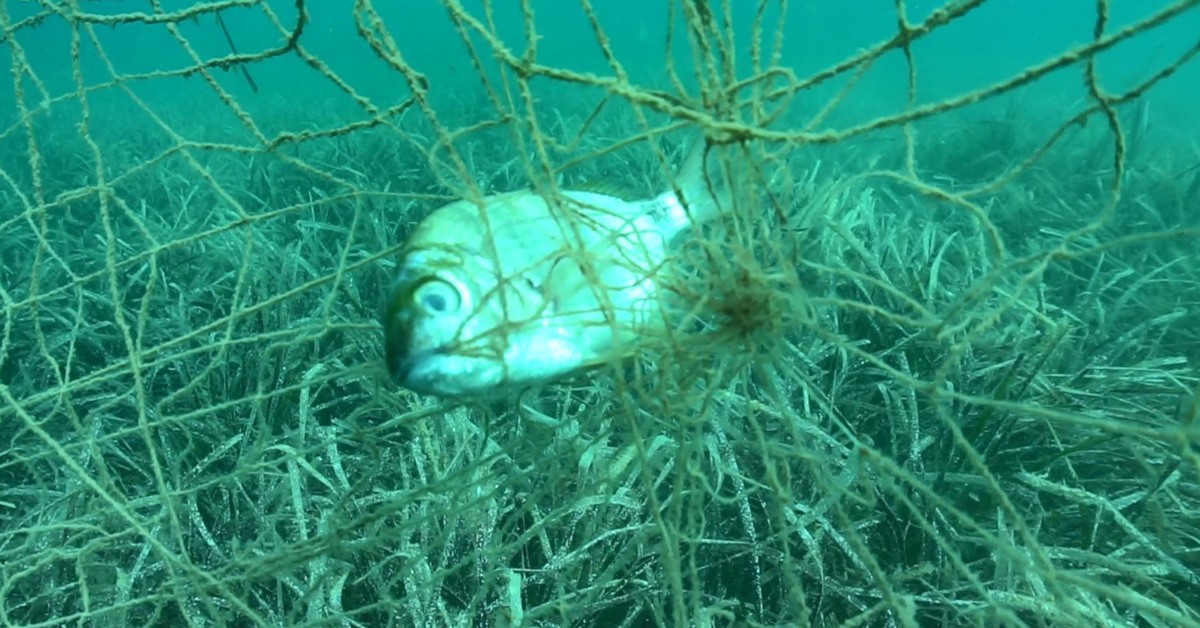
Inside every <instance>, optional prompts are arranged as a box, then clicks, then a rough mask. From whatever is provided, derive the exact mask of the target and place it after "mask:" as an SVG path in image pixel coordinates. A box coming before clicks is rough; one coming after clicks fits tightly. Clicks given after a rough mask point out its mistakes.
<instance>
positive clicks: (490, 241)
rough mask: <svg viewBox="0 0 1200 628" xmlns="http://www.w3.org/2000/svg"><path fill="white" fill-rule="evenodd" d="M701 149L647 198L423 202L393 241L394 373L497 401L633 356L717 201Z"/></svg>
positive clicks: (539, 196)
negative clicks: (690, 235)
mask: <svg viewBox="0 0 1200 628" xmlns="http://www.w3.org/2000/svg"><path fill="white" fill-rule="evenodd" d="M709 153H710V150H709V149H708V147H707V146H706V145H705V144H704V143H703V142H698V143H695V144H694V146H693V148H692V150H690V151H689V152H688V155H687V157H686V158H685V159H684V161H683V164H682V166H680V168H679V169H678V171H677V172H676V175H675V177H674V181H673V182H672V184H671V185H669V186H666V189H664V190H663V191H662V192H661V193H659V194H657V195H655V196H653V197H651V198H644V199H640V200H625V198H623V197H624V196H628V195H620V194H616V193H614V192H611V191H609V188H606V187H605V186H603V185H587V186H576V187H577V189H563V190H561V191H558V192H555V193H553V194H550V193H542V192H538V191H535V190H530V189H526V190H518V191H512V192H505V193H498V194H492V195H488V196H485V197H483V198H477V199H475V200H469V199H465V198H464V199H459V200H456V201H453V202H451V203H448V204H446V205H443V206H441V207H439V208H437V209H435V210H434V211H433V212H432V213H430V214H429V215H428V216H427V217H425V218H424V219H423V220H422V221H420V222H419V223H418V224H417V225H416V227H415V228H414V229H413V231H412V232H411V233H410V234H409V235H408V237H407V239H406V240H405V241H404V243H403V245H402V246H401V249H400V260H399V263H398V265H397V268H396V271H395V275H394V278H393V280H392V283H391V286H390V289H389V292H388V294H387V296H386V299H385V301H386V303H385V308H384V314H383V328H384V356H385V360H386V363H387V368H388V371H389V372H390V375H391V377H392V379H393V380H394V381H395V382H397V383H398V384H399V385H400V386H402V387H403V388H406V389H408V390H411V391H413V392H415V393H418V394H421V395H433V396H436V397H441V398H459V397H467V398H470V397H481V396H495V395H503V394H505V393H511V392H513V391H518V390H526V389H529V388H530V387H533V386H536V385H543V384H547V383H552V382H555V381H558V380H561V379H563V378H566V377H569V376H572V375H574V374H576V373H579V372H581V371H584V370H587V369H589V368H592V367H596V366H598V365H601V364H605V363H613V362H615V361H620V360H622V359H626V358H628V357H631V356H632V355H634V354H635V353H636V352H637V351H638V350H639V347H640V346H641V345H642V342H641V341H642V340H643V339H644V338H646V337H647V336H648V335H649V334H650V333H651V332H653V331H654V330H662V329H664V328H665V326H666V325H668V324H669V317H668V316H667V312H666V309H665V308H664V300H663V298H664V285H663V283H664V279H663V278H664V277H665V276H666V272H667V270H668V269H667V267H668V266H669V257H670V248H671V244H672V242H673V241H674V240H676V238H677V236H679V234H680V233H682V232H684V231H685V230H687V229H688V228H690V227H693V226H695V225H698V224H702V223H704V222H707V221H710V220H712V219H713V218H714V217H715V216H718V215H719V214H720V213H721V211H722V207H723V206H725V205H727V204H728V199H727V198H726V194H725V193H724V192H723V191H722V190H723V189H724V188H723V187H722V186H719V185H717V184H716V181H718V180H719V176H718V175H719V172H718V171H716V170H715V168H716V165H715V164H716V159H715V158H714V157H715V155H713V156H712V157H710V155H709Z"/></svg>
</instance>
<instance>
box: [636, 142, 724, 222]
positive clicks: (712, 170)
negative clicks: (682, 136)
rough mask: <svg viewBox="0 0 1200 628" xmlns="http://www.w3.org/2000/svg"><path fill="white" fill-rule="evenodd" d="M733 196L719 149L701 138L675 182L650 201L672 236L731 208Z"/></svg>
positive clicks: (695, 143)
mask: <svg viewBox="0 0 1200 628" xmlns="http://www.w3.org/2000/svg"><path fill="white" fill-rule="evenodd" d="M730 197H731V194H730V191H729V185H728V183H727V182H726V180H725V172H724V171H723V169H722V167H721V159H720V154H719V151H718V150H717V149H716V147H714V146H712V145H710V144H709V143H708V142H707V141H705V140H704V138H703V137H701V138H698V139H697V140H696V141H695V142H694V143H693V144H692V146H691V148H690V149H689V150H688V153H687V157H685V158H684V160H683V164H682V165H681V166H680V167H679V170H678V171H677V172H676V173H675V177H674V180H673V181H672V182H671V185H670V186H668V187H667V189H666V190H665V191H663V192H662V193H661V194H659V195H658V196H656V197H654V198H653V199H652V200H651V201H650V202H651V203H652V204H653V205H654V208H653V211H654V212H655V213H656V214H657V216H658V219H659V222H660V224H661V225H662V227H663V232H664V233H665V234H666V235H667V236H668V239H670V237H671V236H673V235H675V234H677V233H679V232H681V231H683V230H684V229H686V228H688V227H691V226H694V225H699V224H703V223H705V222H708V221H710V220H713V219H714V218H717V217H718V216H720V215H721V214H723V213H725V212H728V211H730V207H729V204H730Z"/></svg>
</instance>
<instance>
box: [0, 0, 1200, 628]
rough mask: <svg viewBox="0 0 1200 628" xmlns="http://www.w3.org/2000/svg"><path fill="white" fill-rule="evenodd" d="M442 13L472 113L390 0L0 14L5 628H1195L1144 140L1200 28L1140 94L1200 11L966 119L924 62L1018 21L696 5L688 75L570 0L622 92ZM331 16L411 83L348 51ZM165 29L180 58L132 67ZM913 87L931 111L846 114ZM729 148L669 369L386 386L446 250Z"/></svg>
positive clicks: (1174, 263)
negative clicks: (508, 388) (419, 229)
mask: <svg viewBox="0 0 1200 628" xmlns="http://www.w3.org/2000/svg"><path fill="white" fill-rule="evenodd" d="M436 4H437V6H439V7H440V8H441V9H442V14H441V15H440V17H439V19H442V20H444V21H445V23H444V24H443V26H445V27H446V28H448V29H450V31H452V32H453V33H454V34H455V36H456V39H452V40H451V41H447V42H445V43H446V45H447V47H448V49H452V50H453V51H454V52H453V54H454V55H459V58H461V60H462V61H461V66H460V67H459V69H458V73H457V77H456V78H455V79H454V80H453V81H451V80H449V79H447V78H445V77H443V76H441V75H439V74H437V73H436V72H434V71H432V70H429V69H427V68H423V67H422V66H421V64H420V62H418V61H415V60H414V58H416V57H414V54H413V50H412V48H411V47H410V46H411V44H410V43H409V40H408V37H409V35H410V33H409V32H408V31H406V30H405V29H406V26H405V25H403V24H401V23H399V22H398V21H396V20H393V19H389V17H388V16H389V12H388V11H389V9H388V8H387V7H385V6H384V5H383V4H382V3H378V4H376V3H372V2H370V1H368V0H356V1H355V2H354V3H352V4H351V3H342V4H339V5H336V6H337V7H340V8H333V9H331V8H330V7H329V6H321V7H317V6H315V5H313V4H312V3H309V2H305V1H304V0H296V1H295V2H294V3H291V4H287V3H270V2H266V1H264V0H228V1H216V2H200V3H196V4H191V5H187V6H183V5H178V7H179V8H175V7H176V6H177V5H174V4H168V3H162V2H159V1H157V0H152V1H151V2H149V3H145V4H138V5H126V4H125V3H116V4H109V3H96V2H82V1H79V0H68V1H65V2H45V3H39V4H37V5H36V6H35V5H29V4H26V3H21V2H14V1H5V2H0V50H3V51H4V52H3V53H0V54H2V55H3V59H4V60H5V61H7V62H8V64H7V65H8V67H9V68H10V78H11V92H10V93H9V94H7V95H5V97H6V98H8V99H9V100H8V102H11V103H12V106H11V107H8V106H6V108H5V109H3V110H0V262H2V266H0V312H2V319H0V435H2V436H3V438H2V439H0V620H2V621H3V623H4V624H5V625H21V626H58V625H67V624H86V625H113V626H125V625H164V626H168V625H169V626H175V625H196V626H208V625H256V626H257V625H261V626H273V625H299V626H317V625H346V626H354V625H364V626H365V625H371V626H375V625H399V626H413V625H421V626H466V625H488V626H492V625H496V626H565V625H574V626H642V625H664V626H691V625H695V626H718V625H797V624H801V625H820V626H833V625H846V626H892V625H903V626H919V625H980V626H996V625H1012V626H1023V625H1047V624H1049V625H1088V626H1097V625H1139V626H1167V625H1170V626H1191V625H1200V581H1198V578H1197V576H1196V574H1197V573H1200V520H1198V519H1197V518H1196V517H1195V515H1194V513H1195V512H1198V511H1200V483H1198V481H1197V474H1198V473H1200V378H1198V377H1197V373H1196V363H1197V360H1198V359H1200V333H1198V332H1197V330H1200V276H1198V275H1197V268H1200V264H1198V262H1200V247H1198V246H1197V243H1198V241H1200V207H1197V198H1200V168H1198V167H1197V163H1198V160H1200V150H1197V148H1196V146H1197V145H1198V144H1197V142H1198V141H1200V140H1198V138H1196V137H1194V136H1191V137H1189V136H1188V135H1187V133H1188V131H1186V129H1185V130H1184V131H1180V132H1177V133H1176V132H1167V133H1163V132H1153V131H1154V129H1155V127H1154V126H1153V125H1151V124H1150V123H1149V122H1148V120H1147V118H1145V116H1148V115H1150V114H1149V113H1148V107H1149V105H1148V102H1149V97H1150V95H1152V94H1153V93H1154V91H1153V90H1154V89H1156V88H1157V87H1158V86H1160V85H1168V84H1170V82H1171V81H1172V80H1173V79H1175V78H1178V77H1177V76H1176V75H1177V74H1179V73H1183V72H1189V71H1190V72H1192V73H1193V74H1194V72H1195V67H1194V66H1195V64H1196V61H1195V57H1196V55H1197V53H1200V38H1196V39H1195V43H1194V44H1192V45H1190V46H1184V47H1182V48H1181V49H1180V50H1179V51H1178V52H1177V53H1176V54H1175V55H1174V56H1169V55H1159V56H1157V57H1155V58H1154V62H1153V63H1152V64H1151V65H1150V66H1149V67H1147V68H1145V69H1144V70H1143V71H1142V72H1141V73H1139V74H1138V75H1137V76H1136V77H1135V78H1133V79H1130V80H1127V81H1125V82H1123V83H1121V88H1120V89H1116V88H1114V87H1111V85H1110V84H1109V83H1107V82H1106V79H1107V78H1108V76H1109V75H1108V74H1107V73H1106V72H1105V67H1106V65H1105V64H1106V63H1107V62H1108V59H1109V57H1107V56H1106V55H1109V54H1113V53H1116V52H1119V51H1120V50H1121V49H1122V48H1121V47H1122V46H1123V45H1128V44H1132V43H1135V42H1142V44H1145V43H1146V42H1147V41H1153V38H1154V37H1156V36H1158V34H1160V33H1162V32H1163V31H1164V29H1167V28H1170V27H1173V26H1179V25H1187V24H1195V23H1196V19H1197V17H1198V15H1197V14H1198V13H1200V11H1197V8H1198V7H1200V0H1180V1H1177V2H1172V3H1165V4H1163V5H1162V6H1161V7H1160V8H1156V9H1153V10H1147V11H1145V15H1144V17H1142V18H1140V19H1138V20H1136V21H1133V22H1129V23H1127V24H1123V25H1119V26H1114V25H1113V24H1111V23H1110V21H1111V17H1110V10H1111V7H1110V2H1109V0H1097V1H1096V2H1095V3H1094V5H1093V6H1092V10H1091V13H1090V14H1089V15H1088V16H1087V19H1088V21H1089V22H1090V23H1091V24H1092V25H1093V28H1092V33H1091V37H1090V39H1088V40H1087V41H1084V42H1082V43H1080V44H1079V45H1078V46H1076V47H1073V48H1070V49H1066V50H1063V51H1061V52H1060V53H1057V54H1054V55H1052V56H1048V57H1046V58H1043V59H1041V60H1039V61H1038V62H1036V63H1034V64H1032V65H1030V66H1028V67H1026V68H1024V69H1023V70H1021V71H1019V72H1015V73H1012V74H1011V75H1009V76H1006V77H1004V78H1001V79H999V80H997V81H996V82H994V83H991V84H988V85H984V86H982V87H979V88H977V89H974V90H964V91H962V92H960V93H957V94H956V95H953V96H949V97H946V98H941V99H936V100H932V101H928V100H923V99H922V98H920V96H921V94H922V92H921V86H922V85H924V84H925V82H926V81H928V80H929V78H928V77H927V76H926V75H925V74H923V72H922V67H923V62H922V59H923V57H922V53H921V50H920V45H921V44H922V42H923V41H924V40H925V39H926V38H931V37H935V36H937V34H938V33H940V32H946V31H947V30H948V29H955V28H959V27H961V25H962V24H965V23H966V22H964V20H969V19H971V18H972V17H974V16H977V12H978V11H979V10H980V8H981V7H982V6H984V5H985V4H988V3H987V2H986V1H985V0H958V1H951V2H946V3H945V4H944V5H943V6H941V7H940V8H937V9H936V10H933V11H931V12H928V13H924V14H923V15H924V17H923V18H922V19H920V20H916V19H912V18H911V16H912V15H914V14H915V13H914V12H912V11H911V10H910V8H909V7H907V6H906V3H905V2H904V1H903V0H895V2H893V3H882V4H881V6H884V7H886V9H887V10H888V11H890V14H891V15H892V16H894V22H895V26H894V32H892V33H891V34H890V35H889V36H888V37H886V38H883V39H881V40H880V41H878V42H875V44H874V45H871V46H868V47H865V48H863V49H862V50H861V51H859V52H856V53H854V54H850V55H848V56H847V57H846V58H845V59H843V60H841V61H839V62H836V63H833V64H831V65H829V66H828V67H826V68H823V69H819V70H816V71H813V72H807V73H805V72H800V71H798V70H797V69H796V68H794V67H790V66H788V65H786V64H785V61H784V58H785V55H784V49H785V43H786V42H788V41H791V40H792V39H794V38H800V37H804V36H805V33H804V31H803V25H804V23H803V19H802V14H801V13H800V12H801V7H799V6H798V3H794V2H789V1H788V0H762V1H761V2H758V3H755V4H753V9H754V10H753V11H746V7H745V6H743V5H741V3H739V2H736V1H735V0H718V1H712V2H704V1H701V0H672V2H669V3H666V6H667V7H668V13H669V19H668V21H667V23H665V24H663V25H662V27H663V32H662V35H663V36H664V37H665V42H664V43H665V46H666V49H667V50H668V51H676V54H667V55H665V59H666V64H665V67H664V68H663V69H662V72H661V76H660V77H659V79H660V80H656V81H645V80H642V79H639V78H637V77H639V76H640V75H639V74H638V72H637V71H635V70H636V65H637V64H638V63H639V62H640V61H641V60H640V59H633V58H622V57H621V56H620V55H619V54H618V53H617V52H616V51H617V50H618V47H616V46H614V43H613V34H614V29H617V28H621V26H622V24H621V22H620V21H619V20H613V19H612V16H611V15H610V14H609V13H607V12H606V11H608V9H609V8H608V7H606V5H605V4H604V3H599V2H591V1H590V0H570V1H569V2H564V4H565V5H570V6H572V7H574V6H575V5H578V6H577V8H578V12H579V13H578V14H579V16H580V17H581V23H583V24H586V28H587V29H588V31H589V35H590V38H591V39H590V40H588V41H581V42H579V45H580V46H584V47H587V48H588V49H589V50H591V51H593V52H595V53H596V54H597V58H598V59H600V60H601V61H602V63H603V65H604V66H605V69H604V70H603V71H583V70H580V69H577V67H575V66H572V65H570V64H568V63H566V61H564V60H556V59H555V58H553V57H552V56H550V55H547V54H545V53H544V51H542V50H541V48H540V46H543V45H544V44H543V37H544V36H545V35H547V34H548V33H549V30H548V29H552V28H555V27H556V26H555V24H554V23H553V22H552V21H550V20H548V19H547V18H545V13H546V12H547V11H548V9H547V7H546V6H545V5H543V3H538V2H534V1H533V0H522V1H521V2H519V3H507V4H505V3H495V2H491V1H488V0H485V1H483V2H479V3H464V2H459V1H458V0H440V2H438V3H436ZM498 14H499V15H498ZM331 15H340V16H341V18H342V19H344V20H346V21H347V23H348V22H352V24H353V38H354V40H355V41H354V42H353V43H354V44H355V45H362V46H363V47H364V48H365V49H366V50H368V51H369V52H370V54H371V55H372V56H373V58H374V59H375V60H377V61H378V63H379V69H378V72H379V75H378V76H379V77H380V78H378V79H377V80H378V81H386V82H387V83H388V84H389V85H390V86H391V87H394V92H391V93H388V94H386V95H380V94H379V93H378V92H377V91H376V90H374V89H371V88H374V87H377V86H374V85H372V86H367V87H364V85H363V84H362V83H361V81H359V80H356V78H355V77H353V76H350V73H349V72H348V71H347V70H346V69H345V68H342V69H340V70H339V69H338V68H339V66H338V62H337V60H336V59H333V58H328V55H327V54H325V55H323V54H322V53H321V52H320V51H321V50H322V49H324V48H325V47H326V46H327V45H328V43H327V42H324V43H323V42H322V40H321V37H323V36H324V35H323V33H324V32H325V29H326V28H327V27H328V28H333V26H331V24H333V22H332V20H333V18H332V17H330V16H331ZM513 15H515V16H516V18H517V22H516V23H515V24H512V23H504V19H508V18H511V17H513ZM797 16H801V17H797ZM326 19H328V20H330V22H323V21H322V20H326ZM251 22H252V23H254V24H257V25H258V27H259V28H260V29H261V33H260V34H262V33H265V35H264V36H262V37H260V38H258V39H257V40H256V41H257V42H258V43H259V44H260V45H257V46H256V45H254V44H253V43H252V42H247V41H246V40H245V39H241V38H237V37H235V36H236V35H237V34H238V33H240V32H245V31H239V29H238V28H237V27H238V25H239V24H244V23H251ZM218 26H219V29H218V30H212V29H214V28H217V27H218ZM343 26H348V24H343ZM516 26H519V28H514V27H516ZM218 31H223V33H221V34H219V35H218V34H215V33H217V32H218ZM514 33H517V35H515V36H514ZM148 34H153V35H154V36H155V37H157V38H159V41H165V42H168V43H169V44H170V46H171V53H172V55H177V56H176V57H172V58H175V59H183V61H181V62H179V63H169V62H167V61H166V59H167V58H168V55H165V54H164V61H163V63H162V64H161V65H157V66H155V69H151V70H145V69H139V70H137V71H129V70H127V69H124V68H125V67H127V65H126V64H127V61H125V60H123V58H122V56H121V55H122V54H125V53H124V52H122V51H120V50H119V48H120V46H121V45H122V44H120V43H119V42H121V41H132V40H131V39H129V38H136V37H140V36H146V35H148ZM202 35H203V36H202ZM122 38H124V39H122ZM235 39H237V41H236V44H235V43H234V42H235ZM213 41H217V42H220V43H221V45H223V46H225V47H224V48H219V49H218V52H216V53H214V52H213V50H214V49H213V47H212V45H211V44H212V42H213ZM264 41H266V42H270V43H268V44H262V42H264ZM46 42H55V45H54V46H51V45H50V44H47V43H46ZM59 44H61V45H59ZM226 44H227V45H226ZM655 45H656V46H657V45H659V44H658V42H657V41H656V42H655ZM1019 45H1020V44H1019V42H1014V43H1013V46H1014V47H1016V46H1019ZM55 46H57V47H55ZM448 54H449V53H448ZM896 58H899V59H901V60H902V63H901V64H900V66H895V67H902V68H903V74H902V76H900V77H898V79H897V80H898V81H899V83H900V84H903V85H904V86H905V93H906V97H905V99H904V103H903V105H901V106H900V107H898V108H897V109H895V110H894V111H891V112H885V113H882V114H879V115H876V114H878V112H876V114H872V115H870V116H868V117H866V118H862V117H861V116H859V115H857V114H858V113H860V112H861V111H862V110H863V109H862V108H864V107H867V105H866V104H864V103H862V102H859V99H863V98H866V97H865V96H863V95H862V92H860V91H858V90H857V89H856V88H857V87H858V86H859V85H860V83H861V82H862V81H864V80H865V79H864V77H866V76H868V75H869V74H870V72H872V71H874V69H875V68H877V67H879V66H880V64H882V63H884V62H886V61H887V60H888V59H896ZM56 63H59V64H61V65H59V66H56V65H55V64H56ZM283 63H289V64H291V65H289V66H287V67H290V68H292V69H293V70H295V72H296V74H295V75H296V76H298V77H302V78H299V79H296V80H297V81H301V80H302V81H305V83H304V84H303V87H297V85H299V83H296V84H292V85H282V84H279V81H278V80H277V79H278V77H279V74H278V73H275V74H272V73H271V72H270V71H265V72H264V70H270V69H271V68H276V69H278V67H282V66H277V65H272V64H283ZM301 71H302V72H303V74H301ZM339 72H340V73H339ZM1064 73H1073V74H1072V75H1073V76H1076V77H1077V80H1075V81H1074V82H1073V83H1070V85H1071V86H1073V87H1070V88H1066V89H1068V91H1070V90H1074V91H1071V93H1067V94H1065V95H1064V96H1063V98H1062V100H1063V102H1064V103H1072V101H1073V104H1069V105H1062V106H1061V107H1060V106H1057V104H1054V105H1044V104H1039V103H1036V102H1030V100H1026V99H1025V96H1024V95H1025V94H1026V93H1028V90H1031V89H1034V88H1037V87H1039V86H1042V85H1045V84H1046V83H1047V82H1048V81H1052V80H1056V79H1058V78H1060V77H1061V76H1062V75H1063V74H1064ZM272 77H273V78H272ZM289 88H291V89H297V90H301V91H300V92H299V93H302V94H304V95H305V96H304V98H301V99H297V98H296V97H289V94H288V93H287V91H286V90H288V89H289ZM156 89H157V90H165V91H167V92H170V91H171V90H177V91H178V92H179V93H180V94H183V96H179V97H176V98H173V99H172V98H166V99H165V100H164V99H163V96H162V95H161V92H160V93H158V94H156V93H155V90H156ZM304 90H307V91H304ZM201 97H202V98H203V100H200V98H201ZM191 98H195V99H196V100H195V101H192V100H189V99H191ZM868 110H869V109H868ZM1191 132H1192V133H1193V135H1194V129H1192V131H1191ZM695 142H702V143H704V144H705V145H706V146H707V147H708V151H709V153H710V155H711V156H712V158H713V159H715V160H718V161H719V162H720V167H719V168H718V169H716V170H717V172H718V173H719V178H720V179H721V181H719V182H714V184H718V183H719V184H720V185H721V186H723V187H724V188H727V189H728V191H729V203H728V207H727V208H726V211H725V213H724V214H723V216H722V217H721V219H720V220H717V221H715V222H713V223H712V224H708V225H704V226H702V227H698V228H696V229H694V230H692V231H691V232H690V233H688V234H685V235H684V236H683V237H682V238H680V240H679V241H678V242H675V243H674V247H673V249H672V251H673V254H672V257H671V260H670V265H669V266H670V268H669V272H666V273H665V274H664V278H663V281H664V282H665V283H664V285H665V286H666V289H667V292H668V293H669V295H670V302H671V305H672V308H671V312H672V316H673V317H672V319H671V324H670V325H666V326H664V329H663V330H662V331H661V332H658V333H655V334H653V335H652V337H649V338H646V339H645V342H644V343H643V344H644V346H643V347H641V348H640V351H639V353H638V355H637V356H636V357H635V358H634V359H630V360H625V361H621V362H616V363H612V364H608V365H605V366H604V367H602V368H598V369H594V370H592V371H589V372H587V373H584V374H581V375H579V376H576V377H573V378H570V379H567V380H564V381H558V382H552V383H549V384H546V385H543V386H538V387H535V388H532V389H529V390H525V391H522V392H521V393H520V394H516V395H511V396H505V397H500V398H492V399H483V400H437V399H433V398H425V397H419V396H417V395H414V394H412V393H410V392H407V391H405V390H403V389H401V388H400V387H398V386H397V385H396V384H395V383H393V382H391V381H389V379H388V376H387V373H386V369H385V368H384V365H383V364H382V356H383V349H382V345H381V331H380V324H379V319H380V315H381V312H382V302H381V300H382V298H383V295H384V294H385V293H386V290H387V287H388V284H389V282H390V279H391V273H392V271H393V270H394V268H395V265H396V255H397V252H398V251H399V249H400V247H401V245H402V243H403V239H404V237H405V235H406V234H407V233H408V232H409V231H410V230H411V228H412V226H413V225H414V224H415V223H416V221H418V220H420V219H421V218H422V217H424V216H425V215H427V214H428V213H429V212H430V211H432V210H433V209H434V208H436V207H437V206H439V205H441V204H443V203H445V202H448V201H450V200H454V199H457V198H467V199H469V200H474V201H476V202H480V201H481V200H482V199H483V197H484V196H485V195H486V194H491V193H494V192H501V191H509V190H514V189H519V188H522V187H532V188H533V189H534V190H536V191H538V192H539V193H541V194H544V195H545V196H546V197H547V198H549V199H551V200H553V199H555V198H556V197H558V196H559V195H560V193H561V191H562V190H564V189H571V187H572V186H576V185H582V184H585V183H588V182H594V181H597V180H605V181H607V183H608V184H610V185H617V186H620V187H621V188H622V189H626V190H629V191H630V192H631V193H632V194H641V195H649V194H653V193H656V192H657V191H660V190H661V189H663V188H664V187H665V186H670V185H673V183H672V181H671V173H672V172H674V169H675V167H676V166H677V165H678V163H679V161H680V159H681V158H682V157H683V155H684V153H685V152H686V148H687V147H688V146H690V145H692V144H693V143H695ZM476 227H479V228H486V226H482V227H480V226H476Z"/></svg>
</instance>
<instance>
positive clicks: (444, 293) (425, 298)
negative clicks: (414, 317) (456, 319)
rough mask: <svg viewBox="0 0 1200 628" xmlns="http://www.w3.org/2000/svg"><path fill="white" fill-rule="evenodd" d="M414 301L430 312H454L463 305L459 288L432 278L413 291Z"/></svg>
mask: <svg viewBox="0 0 1200 628" xmlns="http://www.w3.org/2000/svg"><path fill="white" fill-rule="evenodd" d="M413 302H414V303H416V304H417V305H418V306H420V307H421V309H423V310H425V312H427V313H429V314H435V315H436V314H452V313H454V312H457V311H458V308H460V307H462V297H461V296H460V295H459V294H458V290H457V289H456V288H455V287H454V286H452V285H450V284H449V283H447V282H445V281H442V280H441V279H430V280H428V281H426V282H425V283H423V284H421V285H420V286H417V289H416V290H414V291H413Z"/></svg>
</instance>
